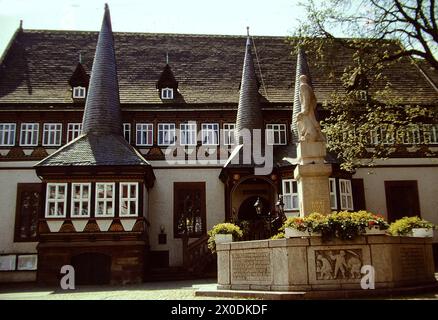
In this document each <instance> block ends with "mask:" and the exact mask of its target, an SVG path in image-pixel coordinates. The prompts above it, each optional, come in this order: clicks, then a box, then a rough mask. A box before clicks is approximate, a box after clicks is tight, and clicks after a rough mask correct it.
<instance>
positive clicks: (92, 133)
mask: <svg viewBox="0 0 438 320" xmlns="http://www.w3.org/2000/svg"><path fill="white" fill-rule="evenodd" d="M82 127H83V129H82V130H83V132H82V134H81V135H80V136H79V137H78V138H77V139H75V140H73V141H71V142H70V143H68V144H67V145H65V146H64V147H61V148H60V149H58V150H57V151H56V152H55V153H53V154H51V155H49V156H48V157H46V158H45V159H43V160H42V161H40V162H39V163H37V164H36V167H47V166H109V165H113V166H119V165H123V166H128V165H144V166H150V165H149V163H148V162H147V161H146V160H145V159H144V158H143V157H142V156H141V154H140V153H139V152H138V151H136V150H135V149H134V148H133V147H132V146H131V145H130V144H129V143H128V142H127V141H126V140H125V138H124V137H123V134H122V121H121V109H120V102H119V92H118V84H117V66H116V60H115V54H114V40H113V35H112V30H111V19H110V14H109V8H108V6H107V5H105V14H104V18H103V21H102V29H101V31H100V34H99V38H98V41H97V48H96V54H95V58H94V62H93V71H92V73H91V79H90V86H89V92H88V95H87V101H86V104H85V110H84V116H83V120H82Z"/></svg>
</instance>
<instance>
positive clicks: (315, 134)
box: [297, 75, 324, 142]
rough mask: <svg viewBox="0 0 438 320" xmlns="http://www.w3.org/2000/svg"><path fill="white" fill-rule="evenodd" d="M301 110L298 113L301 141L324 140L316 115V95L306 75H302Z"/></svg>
mask: <svg viewBox="0 0 438 320" xmlns="http://www.w3.org/2000/svg"><path fill="white" fill-rule="evenodd" d="M300 104H301V112H299V113H298V114H297V129H298V136H299V141H300V142H301V141H306V142H317V141H324V136H323V135H322V132H321V126H320V125H319V122H318V120H316V117H315V109H316V96H315V93H314V92H313V89H312V87H311V86H310V84H309V79H308V77H307V76H306V75H301V76H300Z"/></svg>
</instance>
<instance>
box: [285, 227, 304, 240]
mask: <svg viewBox="0 0 438 320" xmlns="http://www.w3.org/2000/svg"><path fill="white" fill-rule="evenodd" d="M284 236H285V237H286V238H300V237H308V236H310V235H309V233H308V232H307V231H300V230H297V229H293V228H285V229H284Z"/></svg>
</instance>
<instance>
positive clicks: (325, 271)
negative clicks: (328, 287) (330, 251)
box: [316, 254, 333, 280]
mask: <svg viewBox="0 0 438 320" xmlns="http://www.w3.org/2000/svg"><path fill="white" fill-rule="evenodd" d="M316 260H317V262H318V265H319V267H318V269H317V271H319V275H320V278H321V279H327V280H330V279H333V275H332V274H333V269H332V265H331V264H330V261H329V260H328V259H327V258H326V257H324V256H323V255H321V254H320V255H318V257H317V258H316Z"/></svg>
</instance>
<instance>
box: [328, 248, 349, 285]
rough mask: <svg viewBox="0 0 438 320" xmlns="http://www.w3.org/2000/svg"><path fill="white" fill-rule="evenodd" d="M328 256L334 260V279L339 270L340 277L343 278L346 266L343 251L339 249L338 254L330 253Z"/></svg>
mask: <svg viewBox="0 0 438 320" xmlns="http://www.w3.org/2000/svg"><path fill="white" fill-rule="evenodd" d="M330 258H331V259H332V260H334V261H335V279H337V278H338V273H339V271H341V273H342V278H344V279H345V270H346V269H347V268H348V266H347V261H346V260H345V251H344V250H341V251H340V252H339V254H332V253H330Z"/></svg>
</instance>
